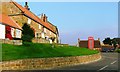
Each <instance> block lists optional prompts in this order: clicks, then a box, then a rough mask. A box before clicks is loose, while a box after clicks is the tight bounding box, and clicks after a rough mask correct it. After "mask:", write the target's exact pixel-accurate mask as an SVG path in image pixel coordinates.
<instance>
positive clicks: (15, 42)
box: [0, 39, 22, 45]
mask: <svg viewBox="0 0 120 72" xmlns="http://www.w3.org/2000/svg"><path fill="white" fill-rule="evenodd" d="M0 42H1V43H5V44H13V45H22V40H8V39H0Z"/></svg>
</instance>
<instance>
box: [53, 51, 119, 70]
mask: <svg viewBox="0 0 120 72" xmlns="http://www.w3.org/2000/svg"><path fill="white" fill-rule="evenodd" d="M54 70H96V71H102V70H111V71H114V70H118V53H114V52H108V53H102V59H101V60H99V61H97V62H93V63H89V64H82V65H77V66H69V67H63V68H56V69H54Z"/></svg>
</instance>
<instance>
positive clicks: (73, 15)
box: [19, 2, 118, 45]
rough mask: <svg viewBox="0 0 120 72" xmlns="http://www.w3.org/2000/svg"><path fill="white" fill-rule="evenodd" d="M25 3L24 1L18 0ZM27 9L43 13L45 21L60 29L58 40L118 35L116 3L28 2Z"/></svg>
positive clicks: (73, 40) (73, 42) (67, 42)
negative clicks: (45, 17)
mask: <svg viewBox="0 0 120 72" xmlns="http://www.w3.org/2000/svg"><path fill="white" fill-rule="evenodd" d="M19 4H21V5H22V6H24V2H19ZM28 5H29V8H30V10H31V11H32V12H33V13H35V14H36V15H37V16H39V15H40V14H42V13H45V14H46V15H47V16H48V21H50V22H51V23H52V24H54V25H56V26H57V27H58V30H59V34H60V36H59V37H60V40H61V43H65V44H70V45H75V44H77V41H78V38H80V39H81V40H87V39H88V37H89V36H93V37H94V39H98V38H100V40H101V42H102V41H103V40H104V39H105V38H106V37H110V38H114V37H118V3H117V2H28Z"/></svg>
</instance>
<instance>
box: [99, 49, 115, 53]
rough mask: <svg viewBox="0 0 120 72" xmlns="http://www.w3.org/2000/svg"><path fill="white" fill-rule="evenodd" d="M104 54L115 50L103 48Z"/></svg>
mask: <svg viewBox="0 0 120 72" xmlns="http://www.w3.org/2000/svg"><path fill="white" fill-rule="evenodd" d="M101 51H102V52H114V51H115V48H102V50H101Z"/></svg>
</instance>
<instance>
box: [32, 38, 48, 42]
mask: <svg viewBox="0 0 120 72" xmlns="http://www.w3.org/2000/svg"><path fill="white" fill-rule="evenodd" d="M32 42H33V43H50V42H49V40H46V39H43V38H33V40H32Z"/></svg>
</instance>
